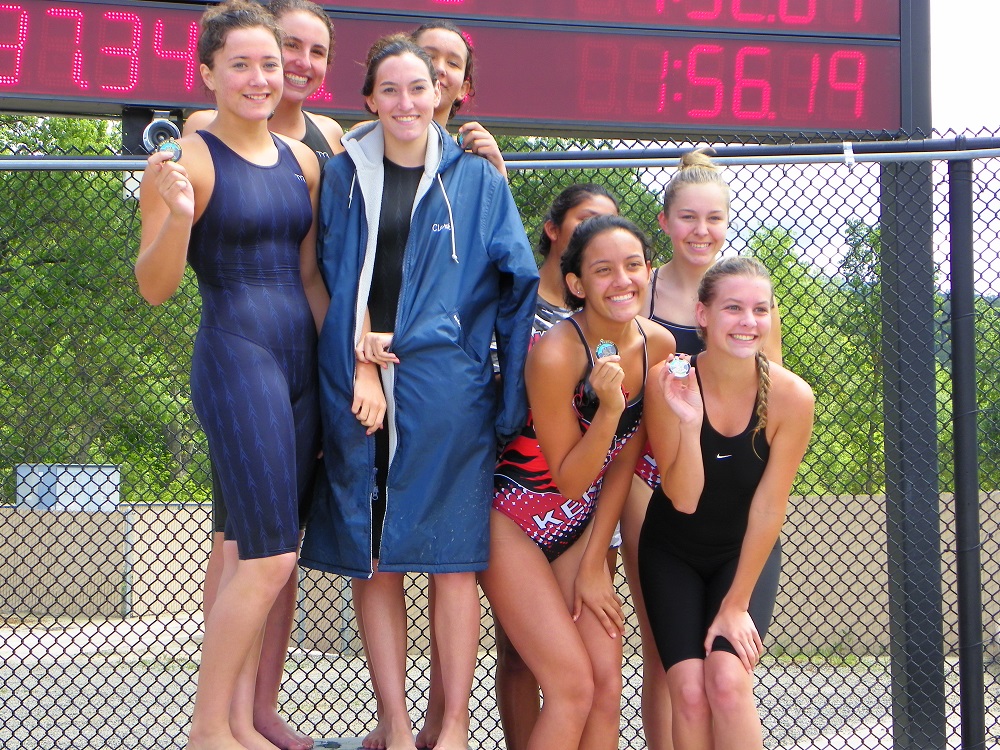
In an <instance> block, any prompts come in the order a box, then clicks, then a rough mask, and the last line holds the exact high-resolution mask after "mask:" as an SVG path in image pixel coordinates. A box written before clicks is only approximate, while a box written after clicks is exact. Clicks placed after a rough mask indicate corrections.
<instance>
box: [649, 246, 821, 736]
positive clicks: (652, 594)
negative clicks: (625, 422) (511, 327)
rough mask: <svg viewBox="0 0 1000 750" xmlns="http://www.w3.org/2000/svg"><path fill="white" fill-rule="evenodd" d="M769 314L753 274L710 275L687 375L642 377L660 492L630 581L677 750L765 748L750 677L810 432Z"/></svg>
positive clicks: (761, 277)
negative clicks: (698, 347) (767, 350)
mask: <svg viewBox="0 0 1000 750" xmlns="http://www.w3.org/2000/svg"><path fill="white" fill-rule="evenodd" d="M773 305H774V299H773V290H772V287H771V282H770V279H769V277H768V273H767V270H766V269H765V268H764V266H763V265H762V264H760V263H759V262H758V261H756V260H754V259H752V258H746V257H731V258H726V259H724V260H722V261H719V262H718V263H716V264H715V265H714V266H712V267H711V268H710V269H709V270H708V271H707V273H706V274H705V275H704V277H703V278H702V281H701V285H700V286H699V289H698V302H697V304H696V306H695V318H696V324H697V328H698V333H699V335H700V336H701V338H702V340H703V341H704V343H705V349H704V351H702V352H701V353H700V354H697V355H695V356H694V357H691V358H690V360H689V362H690V365H691V368H690V372H689V373H686V374H684V373H683V372H682V370H683V368H679V369H677V373H678V374H675V373H674V369H675V368H672V367H671V362H672V360H673V359H675V358H676V359H682V360H687V359H688V357H687V355H676V357H671V358H670V360H671V361H668V362H666V363H662V364H660V365H657V366H656V367H655V368H654V369H653V370H652V371H651V372H650V381H649V382H650V388H649V392H648V395H647V399H646V403H645V407H644V412H643V413H644V417H645V422H646V424H647V428H648V431H649V437H650V442H651V443H652V447H653V456H654V457H655V458H656V461H657V465H658V466H659V468H660V473H661V483H660V485H659V486H658V487H657V488H656V490H654V492H653V496H652V498H651V499H650V502H649V508H648V510H647V512H646V518H645V521H644V522H643V526H642V532H641V534H640V537H639V580H640V583H641V586H642V593H643V598H644V600H645V604H646V612H647V614H648V616H649V621H650V625H651V629H652V632H653V635H654V637H655V640H656V647H657V650H658V651H659V655H660V659H661V661H662V663H663V668H664V670H665V671H666V675H667V686H668V689H669V692H670V702H671V707H672V719H673V743H674V747H675V748H676V749H677V750H695V749H697V750H707V749H709V748H715V749H716V750H721V749H722V748H740V750H745V749H746V748H763V739H762V733H761V723H760V718H759V716H758V715H757V709H756V706H755V704H754V698H753V669H754V667H755V666H756V664H757V662H758V661H759V660H760V657H761V656H762V655H763V653H764V647H763V644H762V641H763V638H764V636H765V634H766V631H767V627H768V625H769V623H770V619H771V612H772V609H773V606H774V599H775V596H776V594H777V591H778V576H779V573H780V566H781V545H780V542H779V541H778V534H779V532H780V530H781V525H782V523H783V522H784V519H785V513H786V508H787V505H788V495H789V492H790V491H791V487H792V482H793V481H794V479H795V475H796V472H797V471H798V468H799V464H800V463H801V462H802V457H803V455H804V454H805V451H806V447H807V446H808V444H809V436H810V434H811V432H812V423H813V394H812V390H811V389H810V387H809V386H808V385H807V384H806V383H805V382H804V381H803V380H802V379H801V378H799V377H798V376H796V375H794V374H793V373H791V372H789V371H788V370H786V369H785V368H784V367H782V366H781V365H779V364H776V363H772V362H769V361H768V359H767V357H766V356H765V354H764V353H763V348H764V345H765V342H766V341H767V338H768V334H769V333H770V332H771V308H772V306H773ZM653 383H656V384H657V386H656V387H654V386H653Z"/></svg>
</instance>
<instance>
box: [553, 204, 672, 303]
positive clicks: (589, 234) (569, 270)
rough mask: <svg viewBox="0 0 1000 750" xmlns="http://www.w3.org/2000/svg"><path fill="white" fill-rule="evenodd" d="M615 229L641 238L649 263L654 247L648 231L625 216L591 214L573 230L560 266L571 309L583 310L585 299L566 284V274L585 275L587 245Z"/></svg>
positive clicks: (644, 255) (643, 254)
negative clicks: (584, 260) (647, 233)
mask: <svg viewBox="0 0 1000 750" xmlns="http://www.w3.org/2000/svg"><path fill="white" fill-rule="evenodd" d="M615 229H621V230H624V231H626V232H628V233H629V234H631V235H632V236H633V237H635V238H636V239H637V240H639V244H640V245H642V257H644V258H645V259H646V262H647V263H648V262H649V259H650V258H651V257H652V252H653V248H652V246H651V245H650V244H649V238H648V237H647V236H646V233H645V232H643V231H642V230H641V229H639V227H637V226H636V225H635V224H633V223H632V222H631V221H629V220H628V219H626V218H625V217H624V216H618V215H617V214H602V215H601V216H591V217H590V218H589V219H586V220H585V221H582V222H580V224H579V225H578V226H577V228H576V229H575V230H573V236H572V237H571V238H570V241H569V245H568V246H567V247H566V252H564V253H563V256H562V260H561V261H560V268H561V270H562V275H563V296H565V297H566V307H568V308H569V309H570V310H582V309H583V304H584V301H583V300H582V299H581V298H580V297H577V296H576V295H575V294H573V292H571V291H570V289H569V286H568V285H567V284H566V275H567V274H573V275H574V276H581V275H583V253H584V252H585V251H586V249H587V247H588V246H589V245H590V243H591V242H592V241H593V240H594V238H595V237H597V236H598V235H601V234H604V233H605V232H610V231H612V230H615Z"/></svg>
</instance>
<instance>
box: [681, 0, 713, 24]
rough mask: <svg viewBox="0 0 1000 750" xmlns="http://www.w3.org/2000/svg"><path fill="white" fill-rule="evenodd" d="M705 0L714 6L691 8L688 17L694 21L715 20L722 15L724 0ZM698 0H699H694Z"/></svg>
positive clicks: (695, 0)
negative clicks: (709, 7) (703, 8)
mask: <svg viewBox="0 0 1000 750" xmlns="http://www.w3.org/2000/svg"><path fill="white" fill-rule="evenodd" d="M703 1H704V2H707V3H710V4H711V6H712V9H711V10H689V11H688V12H687V17H688V18H690V19H691V20H692V21H714V20H715V19H717V18H718V17H719V16H720V15H722V0H703ZM694 2H697V0H694Z"/></svg>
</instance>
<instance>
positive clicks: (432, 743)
mask: <svg viewBox="0 0 1000 750" xmlns="http://www.w3.org/2000/svg"><path fill="white" fill-rule="evenodd" d="M440 734H441V724H440V719H439V720H437V721H435V720H433V719H431V717H430V716H427V717H426V718H425V719H424V725H423V726H422V727H421V728H420V731H419V732H417V739H416V741H415V742H414V744H415V745H416V746H417V748H418V750H422V749H423V748H426V750H431V748H434V747H436V746H437V743H438V735H440Z"/></svg>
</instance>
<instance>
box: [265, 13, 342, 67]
mask: <svg viewBox="0 0 1000 750" xmlns="http://www.w3.org/2000/svg"><path fill="white" fill-rule="evenodd" d="M299 10H301V11H305V12H306V13H312V14H313V15H314V16H316V18H318V19H319V20H320V21H322V22H323V25H324V26H326V30H327V31H329V32H330V45H329V47H328V48H327V53H326V64H327V65H330V63H332V62H333V44H334V42H335V41H336V34H335V33H334V30H333V22H332V21H330V16H328V15H327V14H326V12H325V11H324V10H323V9H322V8H321V7H319V6H318V5H316V3H313V2H310V0H270V2H269V3H268V4H267V12H268V13H270V14H271V15H272V16H274V18H275V20H276V21H277V22H278V25H279V26H280V25H281V17H282V16H283V15H285V14H286V13H294V12H295V11H299Z"/></svg>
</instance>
